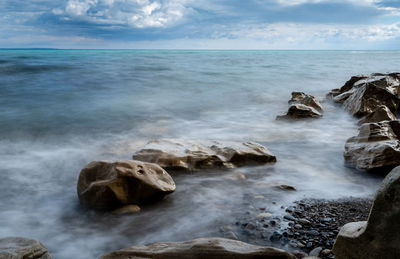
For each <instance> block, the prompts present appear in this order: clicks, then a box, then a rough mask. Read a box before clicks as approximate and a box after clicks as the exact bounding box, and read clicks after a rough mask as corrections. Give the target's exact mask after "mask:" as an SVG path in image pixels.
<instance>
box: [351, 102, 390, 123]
mask: <svg viewBox="0 0 400 259" xmlns="http://www.w3.org/2000/svg"><path fill="white" fill-rule="evenodd" d="M391 120H396V116H395V115H394V114H393V113H392V112H391V111H390V110H389V108H388V107H386V106H384V105H378V106H377V107H376V109H375V110H374V111H373V112H372V113H370V114H368V115H367V116H365V117H364V118H362V119H361V120H359V121H358V125H361V124H364V123H371V122H380V121H391Z"/></svg>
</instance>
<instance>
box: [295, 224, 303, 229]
mask: <svg viewBox="0 0 400 259" xmlns="http://www.w3.org/2000/svg"><path fill="white" fill-rule="evenodd" d="M294 228H297V229H301V228H303V226H302V225H300V224H296V225H294Z"/></svg>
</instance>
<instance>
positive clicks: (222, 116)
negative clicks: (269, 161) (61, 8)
mask: <svg viewBox="0 0 400 259" xmlns="http://www.w3.org/2000/svg"><path fill="white" fill-rule="evenodd" d="M399 62H400V52H388V51H156V50H154V51H138V50H0V78H1V80H0V107H1V109H0V157H1V160H0V174H1V175H0V176H1V179H2V180H1V181H0V194H1V195H0V225H1V226H2V227H1V228H0V236H27V237H32V238H35V239H39V240H40V241H42V242H43V243H44V244H45V245H46V246H47V247H48V248H49V249H50V252H51V253H52V254H53V256H54V258H96V257H98V256H99V255H101V254H103V253H105V252H107V251H110V250H112V249H118V248H123V247H125V246H130V245H133V244H144V243H149V242H155V241H170V240H184V239H189V238H194V237H200V236H206V235H208V236H209V235H217V234H218V233H216V231H215V229H216V226H219V224H225V225H228V224H230V223H231V222H234V221H235V218H234V217H235V215H237V214H240V213H241V212H243V213H244V212H245V210H246V209H247V207H246V206H248V204H247V203H246V200H247V198H246V197H248V196H249V195H253V196H255V195H258V194H260V193H261V194H263V195H264V196H265V202H266V203H269V202H272V201H275V202H277V207H276V208H275V207H274V206H272V205H271V207H270V211H271V212H273V213H276V214H279V213H280V211H279V207H280V205H282V204H284V205H285V204H290V202H292V201H293V200H296V199H299V198H303V197H318V198H339V197H348V196H350V195H352V196H361V197H363V196H370V195H371V194H373V193H374V191H375V190H376V188H377V185H378V183H379V182H380V180H381V179H380V178H379V177H375V176H372V175H367V174H366V173H364V172H357V171H355V170H354V169H351V168H346V167H345V166H344V163H343V157H342V153H343V146H344V142H345V140H346V139H347V138H349V137H351V136H353V135H355V134H356V132H357V130H356V125H355V120H354V119H353V118H351V117H350V116H349V115H348V114H347V113H346V112H345V111H343V110H342V109H341V108H340V107H336V106H334V105H332V104H331V103H329V102H324V106H325V110H326V111H325V114H324V117H323V118H322V119H320V120H315V121H305V122H291V123H287V122H277V121H275V117H276V115H279V114H282V113H283V112H284V111H285V110H287V101H288V99H289V98H290V93H291V92H292V91H295V90H296V91H305V92H307V93H310V94H313V95H315V96H317V97H319V98H320V99H324V96H325V94H326V93H327V92H328V91H329V90H330V89H332V88H337V87H340V86H341V85H342V84H343V83H344V82H345V81H346V80H347V79H348V78H349V77H350V76H352V75H356V74H369V73H374V72H394V71H398V70H399V66H398V64H399ZM157 138H188V139H216V140H218V139H224V140H237V141H248V140H251V141H257V142H259V143H262V144H264V145H266V146H267V147H268V148H269V149H270V150H271V151H272V152H273V153H275V155H276V156H277V158H278V163H277V164H276V165H274V166H265V167H264V166H261V167H254V168H242V169H237V170H233V171H232V172H224V173H221V172H208V173H199V174H197V175H188V176H177V177H175V178H176V182H177V186H178V189H177V192H176V193H174V194H173V195H171V196H170V197H169V198H168V199H167V201H166V202H165V203H164V204H159V205H156V206H154V207H149V208H144V212H143V213H142V214H140V215H136V216H129V217H116V216H112V215H99V214H97V213H94V212H90V211H86V210H84V209H83V208H81V207H80V206H79V202H78V200H77V196H76V182H77V178H78V175H79V171H80V169H81V168H82V167H84V166H85V165H86V164H87V163H88V162H90V161H92V160H100V159H129V158H130V157H131V155H132V154H133V152H134V151H135V150H137V148H139V147H140V146H141V145H143V144H144V143H146V142H147V141H148V140H151V139H157ZM237 172H241V173H245V174H246V175H247V176H248V180H247V181H245V182H237V181H232V180H230V179H229V175H230V174H234V173H237ZM273 183H285V184H291V185H295V186H296V187H297V189H298V191H297V192H296V193H294V194H293V193H292V194H285V195H282V194H281V193H278V192H276V191H274V190H273V188H271V186H272V185H273ZM278 205H279V206H278Z"/></svg>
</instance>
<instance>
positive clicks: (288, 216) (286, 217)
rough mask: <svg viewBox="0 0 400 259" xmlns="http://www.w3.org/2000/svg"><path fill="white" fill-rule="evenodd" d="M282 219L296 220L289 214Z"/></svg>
mask: <svg viewBox="0 0 400 259" xmlns="http://www.w3.org/2000/svg"><path fill="white" fill-rule="evenodd" d="M283 218H284V219H287V220H291V221H295V220H296V219H295V218H294V217H293V216H292V215H289V214H286V215H285V216H283Z"/></svg>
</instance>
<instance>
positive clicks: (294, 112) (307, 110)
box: [276, 104, 322, 120]
mask: <svg viewBox="0 0 400 259" xmlns="http://www.w3.org/2000/svg"><path fill="white" fill-rule="evenodd" d="M320 117H322V114H321V113H320V112H319V111H317V110H316V109H314V108H313V107H310V106H307V105H304V104H292V105H291V106H290V107H289V109H288V111H287V113H286V114H285V115H280V116H277V117H276V119H277V120H290V119H306V118H311V119H316V118H320Z"/></svg>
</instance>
